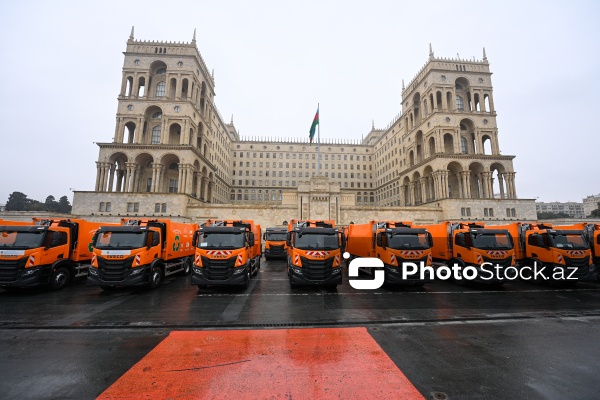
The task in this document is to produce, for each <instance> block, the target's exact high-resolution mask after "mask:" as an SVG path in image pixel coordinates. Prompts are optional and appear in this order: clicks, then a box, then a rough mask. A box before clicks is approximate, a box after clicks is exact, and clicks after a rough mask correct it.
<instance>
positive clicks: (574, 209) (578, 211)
mask: <svg viewBox="0 0 600 400" xmlns="http://www.w3.org/2000/svg"><path fill="white" fill-rule="evenodd" d="M535 211H536V212H538V213H540V212H553V213H565V214H567V215H568V216H569V217H571V218H585V217H586V216H587V215H589V213H587V214H586V212H585V210H584V205H583V203H576V202H574V201H568V202H565V203H561V202H558V201H553V202H548V203H546V202H536V203H535ZM590 212H591V211H590Z"/></svg>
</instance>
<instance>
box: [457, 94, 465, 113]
mask: <svg viewBox="0 0 600 400" xmlns="http://www.w3.org/2000/svg"><path fill="white" fill-rule="evenodd" d="M456 108H457V109H458V110H464V109H465V107H464V105H463V98H462V97H460V96H456Z"/></svg>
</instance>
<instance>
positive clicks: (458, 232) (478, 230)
mask: <svg viewBox="0 0 600 400" xmlns="http://www.w3.org/2000/svg"><path fill="white" fill-rule="evenodd" d="M422 227H423V228H426V229H427V230H428V231H429V232H431V234H432V236H433V248H432V257H433V261H434V264H435V263H438V264H443V265H447V266H450V267H452V266H453V265H454V264H456V265H458V266H459V268H464V267H466V266H473V267H475V268H476V269H477V270H478V271H480V272H482V268H484V267H485V268H487V271H489V270H490V268H496V269H500V270H504V269H506V268H508V267H511V266H514V265H515V257H514V253H515V250H514V242H513V238H512V236H511V234H510V232H509V231H508V230H507V229H501V228H500V227H498V228H494V227H490V226H485V225H484V224H482V223H467V222H443V223H440V224H433V225H423V226H422ZM482 276H487V275H482V274H481V273H479V274H478V275H477V278H476V279H475V281H479V282H484V283H491V284H501V283H503V282H504V279H503V278H501V277H494V278H493V279H486V280H482V279H481V277H482ZM502 276H503V275H502Z"/></svg>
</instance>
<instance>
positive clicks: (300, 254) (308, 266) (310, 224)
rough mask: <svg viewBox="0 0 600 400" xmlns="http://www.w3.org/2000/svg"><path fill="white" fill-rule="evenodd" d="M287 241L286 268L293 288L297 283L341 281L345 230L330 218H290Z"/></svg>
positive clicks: (335, 283) (312, 283)
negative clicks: (322, 219)
mask: <svg viewBox="0 0 600 400" xmlns="http://www.w3.org/2000/svg"><path fill="white" fill-rule="evenodd" d="M286 245H287V247H288V251H287V270H288V277H289V280H290V286H291V287H292V288H294V287H296V286H298V285H324V286H327V287H331V288H335V287H336V286H337V285H339V284H340V283H342V268H341V265H342V263H341V262H342V249H343V248H344V246H345V236H344V233H343V232H342V231H340V230H338V229H336V228H335V222H334V221H331V220H327V221H316V220H302V221H299V220H295V219H292V220H290V222H289V224H288V232H287V239H286Z"/></svg>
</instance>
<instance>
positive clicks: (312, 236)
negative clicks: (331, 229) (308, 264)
mask: <svg viewBox="0 0 600 400" xmlns="http://www.w3.org/2000/svg"><path fill="white" fill-rule="evenodd" d="M294 246H295V247H296V248H298V249H301V250H309V249H317V250H335V249H337V248H339V244H338V236H337V234H331V235H323V234H321V233H302V234H301V233H296V239H295V241H294Z"/></svg>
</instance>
